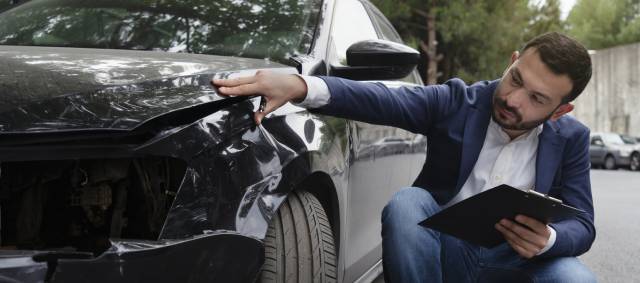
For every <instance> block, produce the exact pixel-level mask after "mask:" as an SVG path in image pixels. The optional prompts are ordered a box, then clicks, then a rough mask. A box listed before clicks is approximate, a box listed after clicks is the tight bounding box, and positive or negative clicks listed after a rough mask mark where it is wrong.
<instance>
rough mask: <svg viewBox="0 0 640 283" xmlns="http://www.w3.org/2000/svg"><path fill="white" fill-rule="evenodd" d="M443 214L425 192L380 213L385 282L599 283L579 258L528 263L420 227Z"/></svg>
mask: <svg viewBox="0 0 640 283" xmlns="http://www.w3.org/2000/svg"><path fill="white" fill-rule="evenodd" d="M439 210H440V206H439V205H438V204H437V203H436V201H435V200H434V199H433V197H431V194H430V193H429V192H428V191H426V190H424V189H421V188H406V189H403V190H401V191H399V192H397V193H396V194H395V195H394V196H393V198H392V199H391V201H389V203H388V204H387V206H386V207H385V208H384V210H383V211H382V260H383V266H384V276H385V282H387V283H391V282H397V283H409V282H455V283H462V282H535V283H538V282H579V283H587V282H596V278H595V276H594V275H593V273H591V271H590V270H589V269H588V268H587V267H586V266H584V265H583V264H582V263H581V262H580V261H579V260H578V259H577V258H575V257H562V258H553V259H535V258H533V259H531V260H527V259H526V258H523V257H521V256H520V255H518V254H517V253H516V252H515V251H513V249H511V247H510V246H509V245H508V244H506V243H505V244H502V245H499V246H497V247H495V248H492V249H487V248H483V247H481V246H477V245H473V244H470V243H467V242H465V241H463V240H459V239H457V238H455V237H452V236H449V235H446V234H441V233H439V232H437V231H434V230H431V229H427V228H424V227H422V226H419V225H418V223H419V222H420V221H422V220H423V219H425V218H427V217H429V216H431V215H433V214H435V213H436V212H438V211H439ZM480 213H481V212H480Z"/></svg>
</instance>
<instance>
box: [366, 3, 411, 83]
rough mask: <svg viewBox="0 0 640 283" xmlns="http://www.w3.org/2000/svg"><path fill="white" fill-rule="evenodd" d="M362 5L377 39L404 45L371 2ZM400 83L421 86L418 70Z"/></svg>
mask: <svg viewBox="0 0 640 283" xmlns="http://www.w3.org/2000/svg"><path fill="white" fill-rule="evenodd" d="M361 1H362V0H361ZM362 4H363V5H364V7H365V9H366V11H367V13H368V14H369V17H370V18H371V21H372V23H373V26H374V28H375V29H376V32H377V34H378V38H380V39H384V40H389V41H393V42H397V43H401V44H404V42H403V41H402V38H401V37H400V35H399V34H398V32H397V31H396V30H395V28H394V27H393V25H392V24H391V23H390V22H389V20H388V19H387V18H386V17H385V16H384V15H383V14H382V12H380V10H378V8H376V6H374V5H373V4H371V2H369V1H366V0H364V1H362ZM401 81H404V82H408V83H413V84H419V85H421V84H422V79H421V78H420V75H419V74H418V70H414V71H413V72H411V74H409V75H408V76H407V77H405V78H403V79H401Z"/></svg>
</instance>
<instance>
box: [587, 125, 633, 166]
mask: <svg viewBox="0 0 640 283" xmlns="http://www.w3.org/2000/svg"><path fill="white" fill-rule="evenodd" d="M590 138H591V143H590V146H589V157H590V159H591V165H592V167H594V168H597V167H600V166H602V167H603V168H605V169H609V170H612V169H616V168H618V167H621V166H625V167H629V168H630V169H631V170H638V169H640V150H639V148H638V146H636V145H635V144H628V143H625V141H624V140H623V139H622V137H621V136H620V135H619V134H616V133H592V134H591V137H590Z"/></svg>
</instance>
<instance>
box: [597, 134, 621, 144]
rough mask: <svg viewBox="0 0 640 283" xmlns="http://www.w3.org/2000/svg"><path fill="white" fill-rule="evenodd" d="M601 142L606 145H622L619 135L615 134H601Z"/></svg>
mask: <svg viewBox="0 0 640 283" xmlns="http://www.w3.org/2000/svg"><path fill="white" fill-rule="evenodd" d="M602 140H603V141H604V143H606V144H624V141H622V138H620V135H616V134H602Z"/></svg>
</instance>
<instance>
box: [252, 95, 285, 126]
mask: <svg viewBox="0 0 640 283" xmlns="http://www.w3.org/2000/svg"><path fill="white" fill-rule="evenodd" d="M265 99H266V98H265ZM285 103H286V101H284V102H283V101H278V100H270V99H268V100H267V105H266V106H265V107H264V111H263V112H259V111H256V114H255V115H254V119H255V121H256V124H257V125H260V123H262V119H264V117H265V116H267V115H268V114H269V113H271V112H273V111H275V110H276V109H278V108H280V106H282V105H284V104H285Z"/></svg>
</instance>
